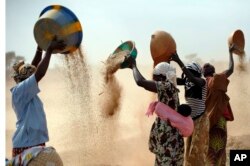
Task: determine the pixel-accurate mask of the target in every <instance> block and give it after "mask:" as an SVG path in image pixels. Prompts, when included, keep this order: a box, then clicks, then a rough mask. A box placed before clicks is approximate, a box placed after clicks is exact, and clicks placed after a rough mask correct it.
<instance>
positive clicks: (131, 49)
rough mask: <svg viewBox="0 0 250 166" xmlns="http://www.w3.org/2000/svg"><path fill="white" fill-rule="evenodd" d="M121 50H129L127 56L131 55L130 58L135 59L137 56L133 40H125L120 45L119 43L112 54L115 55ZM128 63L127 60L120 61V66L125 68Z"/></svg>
mask: <svg viewBox="0 0 250 166" xmlns="http://www.w3.org/2000/svg"><path fill="white" fill-rule="evenodd" d="M121 51H129V56H131V57H132V58H134V59H136V57H137V49H136V48H135V42H133V41H126V42H124V43H122V44H121V45H119V46H118V47H117V48H116V49H115V51H114V52H113V54H112V55H116V54H117V53H119V52H121ZM128 65H129V63H128V62H127V61H124V62H122V63H121V65H120V68H121V69H123V68H127V67H128Z"/></svg>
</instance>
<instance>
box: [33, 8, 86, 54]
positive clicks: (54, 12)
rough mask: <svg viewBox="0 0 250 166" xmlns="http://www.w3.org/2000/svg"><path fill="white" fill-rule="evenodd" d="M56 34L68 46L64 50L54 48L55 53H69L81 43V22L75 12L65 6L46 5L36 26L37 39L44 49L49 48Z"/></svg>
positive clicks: (35, 34) (35, 35)
mask: <svg viewBox="0 0 250 166" xmlns="http://www.w3.org/2000/svg"><path fill="white" fill-rule="evenodd" d="M54 36H57V38H58V40H63V41H64V43H65V44H66V47H65V48H64V49H63V50H54V51H53V53H61V54H69V53H72V52H74V51H75V50H76V49H77V48H78V47H79V46H80V44H81V41H82V37H83V34H82V27H81V24H80V22H79V20H78V19H77V17H76V16H75V14H74V13H73V12H72V11H70V10H69V9H68V8H66V7H64V6H60V5H51V6H48V7H46V8H45V9H43V10H42V12H41V14H40V16H39V20H38V21H37V22H36V24H35V26H34V37H35V40H36V42H37V44H38V45H39V46H40V47H41V48H42V49H43V50H47V48H48V46H49V43H50V42H51V40H52V39H53V38H54Z"/></svg>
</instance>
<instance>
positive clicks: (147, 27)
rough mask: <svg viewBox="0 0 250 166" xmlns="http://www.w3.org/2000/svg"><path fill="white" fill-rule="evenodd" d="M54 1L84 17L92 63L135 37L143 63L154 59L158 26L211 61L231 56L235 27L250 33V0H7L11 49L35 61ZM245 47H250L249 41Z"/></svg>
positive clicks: (182, 50)
mask: <svg viewBox="0 0 250 166" xmlns="http://www.w3.org/2000/svg"><path fill="white" fill-rule="evenodd" d="M52 4H60V5H63V6H65V7H67V8H69V9H70V10H72V11H73V12H74V13H75V15H76V16H77V17H78V19H79V20H80V22H81V24H82V26H83V40H82V45H83V47H84V50H85V51H86V53H87V60H88V61H89V63H96V64H98V63H100V61H102V60H104V59H105V58H106V57H107V56H108V55H109V54H110V53H112V52H113V51H114V49H115V48H116V47H117V46H118V45H119V44H120V43H121V41H126V40H134V41H135V43H136V48H137V49H138V58H137V60H138V63H142V64H152V59H151V56H150V49H149V43H150V36H151V34H152V33H153V32H154V31H156V30H165V31H167V32H169V33H171V34H172V36H173V37H174V39H175V41H176V43H177V51H178V53H179V55H180V57H181V58H182V57H183V58H184V56H185V55H188V54H192V53H197V55H198V56H199V57H200V58H203V59H205V60H211V59H214V60H217V59H218V60H221V59H224V58H227V57H228V48H227V39H228V36H229V35H230V34H231V32H232V31H234V30H236V29H241V30H243V32H244V34H245V39H248V38H249V37H250V12H249V11H250V1H248V0H220V1H213V2H212V1H211V0H203V1H200V0H189V1H186V0H172V1H169V0H154V1H146V0H137V1H135V0H126V1H124V0H123V1H120V0H106V1H105V0H103V1H101V0H99V1H98V0H68V1H66V0H58V1H51V0H7V1H6V51H15V52H16V54H18V55H23V56H25V57H26V59H27V60H28V61H29V62H30V61H31V60H32V57H33V55H34V52H35V49H36V42H35V39H34V36H33V28H34V25H35V23H36V21H37V20H38V16H39V14H40V12H41V11H42V10H43V9H44V8H45V7H46V6H48V5H52ZM245 51H246V52H249V51H250V49H249V44H248V42H246V49H245ZM56 56H60V55H56ZM56 59H57V58H53V59H52V61H54V60H56Z"/></svg>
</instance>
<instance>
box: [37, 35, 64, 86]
mask: <svg viewBox="0 0 250 166" xmlns="http://www.w3.org/2000/svg"><path fill="white" fill-rule="evenodd" d="M64 47H65V44H64V43H63V41H61V40H57V39H56V38H54V39H53V40H52V41H51V43H50V45H49V47H48V49H47V51H46V53H45V56H44V58H43V59H42V60H41V61H40V63H39V64H38V67H37V70H36V72H35V77H36V81H37V82H39V81H40V80H41V79H42V78H43V77H44V75H45V74H46V72H47V69H48V67H49V62H50V58H51V54H52V52H53V50H55V49H59V50H61V49H63V48H64Z"/></svg>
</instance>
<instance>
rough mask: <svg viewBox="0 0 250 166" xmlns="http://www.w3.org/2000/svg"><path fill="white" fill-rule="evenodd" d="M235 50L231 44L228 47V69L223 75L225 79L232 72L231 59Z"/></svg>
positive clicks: (232, 60) (232, 64) (232, 61)
mask: <svg viewBox="0 0 250 166" xmlns="http://www.w3.org/2000/svg"><path fill="white" fill-rule="evenodd" d="M234 50H235V45H234V44H232V45H231V46H230V47H229V67H228V69H227V70H225V71H224V72H223V73H225V75H226V76H227V78H228V77H229V76H230V75H231V74H233V72H234V59H233V51H234Z"/></svg>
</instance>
